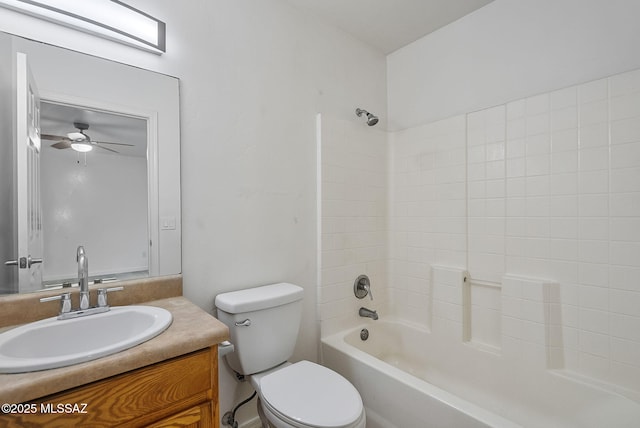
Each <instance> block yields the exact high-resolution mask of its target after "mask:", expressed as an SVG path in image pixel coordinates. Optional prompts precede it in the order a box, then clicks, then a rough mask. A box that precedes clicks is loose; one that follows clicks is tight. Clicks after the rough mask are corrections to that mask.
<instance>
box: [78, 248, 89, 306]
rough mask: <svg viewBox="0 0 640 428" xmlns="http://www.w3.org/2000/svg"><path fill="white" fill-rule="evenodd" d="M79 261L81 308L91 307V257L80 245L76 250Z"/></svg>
mask: <svg viewBox="0 0 640 428" xmlns="http://www.w3.org/2000/svg"><path fill="white" fill-rule="evenodd" d="M76 261H77V262H78V286H79V287H80V310H84V309H88V308H89V259H88V258H87V255H86V254H85V252H84V247H83V246H82V245H80V246H79V247H78V251H77V252H76Z"/></svg>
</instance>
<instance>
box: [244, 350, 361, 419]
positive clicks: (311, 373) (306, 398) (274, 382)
mask: <svg viewBox="0 0 640 428" xmlns="http://www.w3.org/2000/svg"><path fill="white" fill-rule="evenodd" d="M250 381H251V384H252V385H253V387H254V388H255V389H256V391H258V395H259V397H260V404H259V405H260V406H261V409H262V411H263V412H264V414H265V415H266V417H267V419H268V420H269V422H271V424H272V425H274V426H275V427H277V428H292V427H295V428H306V427H317V428H364V426H365V414H364V407H363V405H362V399H361V398H360V394H359V393H358V391H357V390H356V389H355V388H354V386H353V385H351V383H350V382H349V381H347V380H346V379H345V378H344V377H342V376H340V375H339V374H338V373H336V372H334V371H333V370H330V369H328V368H326V367H323V366H321V365H319V364H315V363H312V362H310V361H299V362H297V363H294V364H291V363H285V364H283V365H281V366H279V367H278V368H276V369H274V370H269V371H268V372H266V373H261V374H258V375H254V376H251V378H250Z"/></svg>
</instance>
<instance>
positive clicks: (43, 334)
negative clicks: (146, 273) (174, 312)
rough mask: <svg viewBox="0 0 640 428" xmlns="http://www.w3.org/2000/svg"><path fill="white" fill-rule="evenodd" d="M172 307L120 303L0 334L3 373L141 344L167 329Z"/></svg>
mask: <svg viewBox="0 0 640 428" xmlns="http://www.w3.org/2000/svg"><path fill="white" fill-rule="evenodd" d="M172 320H173V317H172V316H171V312H169V311H167V310H165V309H162V308H157V307H153V306H116V307H112V308H111V310H110V311H109V312H104V313H100V314H95V315H89V316H85V317H80V318H73V319H67V320H58V319H57V317H53V318H47V319H44V320H41V321H36V322H33V323H30V324H25V325H23V326H20V327H16V328H14V329H12V330H8V331H6V332H4V333H2V334H0V373H23V372H32V371H37V370H45V369H53V368H57V367H64V366H70V365H73V364H77V363H82V362H85V361H90V360H95V359H96V358H100V357H104V356H106V355H110V354H114V353H116V352H120V351H123V350H125V349H128V348H131V347H133V346H136V345H139V344H140V343H142V342H145V341H147V340H149V339H151V338H153V337H155V336H157V335H159V334H160V333H162V332H163V331H164V330H166V329H167V328H168V327H169V325H170V324H171V321H172Z"/></svg>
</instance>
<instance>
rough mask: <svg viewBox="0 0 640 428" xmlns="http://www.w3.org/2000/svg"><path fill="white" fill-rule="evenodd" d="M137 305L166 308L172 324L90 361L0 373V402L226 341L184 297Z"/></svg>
mask: <svg viewBox="0 0 640 428" xmlns="http://www.w3.org/2000/svg"><path fill="white" fill-rule="evenodd" d="M138 304H142V305H149V306H157V307H160V308H164V309H167V310H168V311H170V312H171V314H172V315H173V322H172V323H171V325H170V326H169V328H168V329H167V330H165V331H164V332H163V333H162V334H160V335H159V336H156V337H154V338H153V339H151V340H149V341H147V342H144V343H142V344H140V345H138V346H135V347H133V348H130V349H128V350H125V351H122V352H118V353H116V354H112V355H108V356H106V357H102V358H98V359H96V360H93V361H88V362H85V363H81V364H76V365H72V366H69V367H61V368H58V369H51V370H42V371H37V372H31V373H17V374H0V403H24V402H28V401H29V400H34V399H37V398H40V397H44V396H46V395H50V394H54V393H57V392H61V391H64V390H67V389H70V388H74V387H77V386H81V385H85V384H88V383H91V382H95V381H97V380H101V379H105V378H108V377H111V376H115V375H118V374H121V373H125V372H128V371H131V370H135V369H138V368H141V367H144V366H147V365H150V364H155V363H158V362H160V361H164V360H167V359H169V358H173V357H177V356H180V355H184V354H188V353H190V352H193V351H197V350H199V349H203V348H207V347H210V346H213V345H216V344H218V343H220V342H222V341H225V340H228V339H229V330H228V328H227V326H225V325H224V324H223V323H221V322H220V321H218V320H217V319H216V318H214V317H212V316H211V315H209V314H208V313H206V312H205V311H203V310H202V309H200V308H199V307H198V306H196V305H194V304H193V303H191V302H190V301H188V300H187V299H185V298H184V297H170V298H164V299H161V300H154V301H149V302H144V303H138Z"/></svg>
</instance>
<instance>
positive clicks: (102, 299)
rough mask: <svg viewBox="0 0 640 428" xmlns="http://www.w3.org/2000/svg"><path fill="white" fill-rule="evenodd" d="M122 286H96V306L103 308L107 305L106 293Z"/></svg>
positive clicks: (117, 289) (122, 288)
mask: <svg viewBox="0 0 640 428" xmlns="http://www.w3.org/2000/svg"><path fill="white" fill-rule="evenodd" d="M122 290H124V287H111V288H98V307H99V308H104V307H107V306H109V305H108V304H107V293H111V292H112V291H122Z"/></svg>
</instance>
